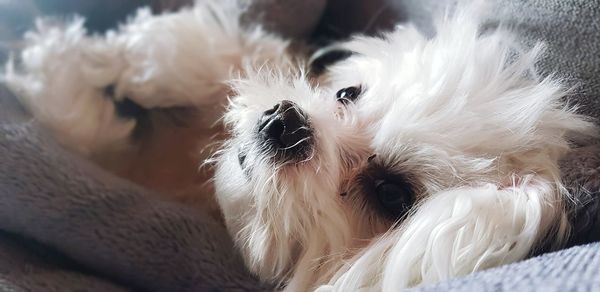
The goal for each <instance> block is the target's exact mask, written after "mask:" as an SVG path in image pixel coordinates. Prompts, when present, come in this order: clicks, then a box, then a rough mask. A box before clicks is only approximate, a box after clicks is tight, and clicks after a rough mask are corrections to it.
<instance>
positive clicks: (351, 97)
mask: <svg viewBox="0 0 600 292" xmlns="http://www.w3.org/2000/svg"><path fill="white" fill-rule="evenodd" d="M361 93H362V87H361V86H351V87H346V88H344V89H340V91H338V92H337V93H336V94H335V97H336V98H337V101H338V102H340V103H342V104H347V103H348V102H355V101H356V100H357V99H358V97H359V96H360V94H361Z"/></svg>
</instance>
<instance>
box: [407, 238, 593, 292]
mask: <svg viewBox="0 0 600 292" xmlns="http://www.w3.org/2000/svg"><path fill="white" fill-rule="evenodd" d="M599 274H600V243H595V244H590V245H583V246H576V247H573V248H570V249H566V250H561V251H558V252H555V253H549V254H545V255H543V256H539V257H535V258H532V259H529V260H525V261H522V262H519V263H515V264H512V265H506V266H502V267H498V268H495V269H490V270H487V271H482V272H479V273H475V274H471V275H468V276H466V277H463V278H457V279H452V280H449V281H446V282H441V283H437V284H434V285H425V286H422V287H417V288H414V289H409V290H408V291H419V292H421V291H423V292H430V291H480V292H484V291H519V292H521V291H547V292H551V291H556V292H559V291H560V292H566V291H598V290H599V289H600V277H599V276H598V275H599Z"/></svg>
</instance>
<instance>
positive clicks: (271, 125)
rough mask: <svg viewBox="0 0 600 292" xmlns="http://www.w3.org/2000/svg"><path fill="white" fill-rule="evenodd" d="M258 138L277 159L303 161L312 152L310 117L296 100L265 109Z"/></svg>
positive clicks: (259, 126)
mask: <svg viewBox="0 0 600 292" xmlns="http://www.w3.org/2000/svg"><path fill="white" fill-rule="evenodd" d="M258 137H259V140H260V142H261V143H263V145H264V146H265V149H266V151H267V154H272V155H274V158H275V159H276V160H277V161H282V160H283V161H290V160H296V161H298V160H303V159H306V158H307V157H308V155H309V153H310V148H311V145H312V139H313V133H312V129H311V127H310V123H309V120H308V118H307V117H306V116H305V115H304V113H303V112H302V109H300V107H299V106H298V105H296V104H295V103H294V102H292V101H289V100H283V101H281V102H280V103H278V104H276V105H275V106H274V107H273V108H271V109H269V110H267V111H265V112H264V113H263V115H262V117H261V118H260V120H259V122H258Z"/></svg>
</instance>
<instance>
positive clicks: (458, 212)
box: [332, 175, 567, 291]
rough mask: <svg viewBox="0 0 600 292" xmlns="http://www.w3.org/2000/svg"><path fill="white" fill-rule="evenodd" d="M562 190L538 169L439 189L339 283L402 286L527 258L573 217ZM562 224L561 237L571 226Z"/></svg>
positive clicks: (351, 286)
mask: <svg viewBox="0 0 600 292" xmlns="http://www.w3.org/2000/svg"><path fill="white" fill-rule="evenodd" d="M557 198H558V195H557V193H556V191H555V188H554V186H553V184H552V183H551V182H549V181H545V180H543V179H540V178H539V177H536V176H534V175H531V176H526V177H523V178H521V180H520V181H519V183H518V184H517V185H514V186H510V187H502V186H498V185H495V184H485V185H481V186H477V187H464V188H457V189H451V190H447V191H443V192H440V193H437V194H432V195H431V196H430V197H429V198H428V199H427V201H425V202H423V203H422V204H421V205H420V206H419V207H418V208H417V209H416V211H415V212H414V214H413V215H412V216H410V217H409V218H408V219H407V221H405V222H404V223H403V224H402V225H401V226H400V227H399V228H398V229H396V230H393V231H391V232H389V233H388V234H386V235H384V236H383V237H382V238H380V239H378V240H377V241H376V242H375V243H373V245H372V246H371V247H370V248H367V249H366V252H365V253H363V254H360V255H358V256H357V258H356V259H355V262H354V264H353V265H352V267H351V268H349V269H348V270H346V271H345V272H344V273H343V274H338V277H337V280H335V281H334V282H333V283H332V285H333V286H334V287H335V289H336V291H350V290H356V289H357V288H365V287H373V285H375V286H376V287H373V288H377V289H378V290H379V289H381V290H382V291H398V290H399V289H402V288H405V287H409V286H413V285H416V284H421V283H433V282H437V281H440V280H445V279H448V278H451V277H455V276H459V275H465V274H468V273H472V272H474V271H478V270H482V269H486V268H489V267H493V266H498V265H501V264H506V263H510V262H514V261H517V260H520V259H523V258H524V257H526V256H527V255H528V254H529V253H530V252H531V251H532V249H533V248H534V245H535V244H536V243H537V242H538V241H539V240H540V239H543V238H544V237H545V236H547V235H548V232H549V231H550V230H551V228H553V226H555V224H557V223H559V225H560V224H561V223H564V222H566V221H564V220H563V219H564V218H565V217H564V212H563V209H562V206H561V205H560V203H559V201H556V199H557ZM556 204H558V205H556ZM557 220H558V221H560V222H557ZM562 226H563V227H564V228H561V230H559V231H558V233H559V234H558V235H557V237H558V239H559V240H560V238H561V237H562V236H564V235H565V233H566V231H567V228H566V225H564V224H563V225H562ZM382 258H385V259H386V262H385V264H383V265H382V264H381V263H380V260H381V259H382ZM378 265H379V266H382V268H379V269H372V268H373V267H377V266H378ZM365 271H368V272H365ZM379 285H380V286H379Z"/></svg>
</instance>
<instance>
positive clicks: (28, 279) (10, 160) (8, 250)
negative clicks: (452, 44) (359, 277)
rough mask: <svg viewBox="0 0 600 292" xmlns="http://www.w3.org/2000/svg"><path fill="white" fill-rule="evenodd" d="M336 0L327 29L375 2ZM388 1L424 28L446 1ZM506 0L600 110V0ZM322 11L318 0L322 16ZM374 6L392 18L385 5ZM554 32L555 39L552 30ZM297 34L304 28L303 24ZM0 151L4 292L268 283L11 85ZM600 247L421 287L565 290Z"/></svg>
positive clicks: (583, 170)
mask: <svg viewBox="0 0 600 292" xmlns="http://www.w3.org/2000/svg"><path fill="white" fill-rule="evenodd" d="M337 1H338V0H331V1H330V3H329V4H330V5H329V8H328V9H329V11H328V12H327V13H326V14H325V17H324V19H323V22H322V23H321V26H320V27H321V30H323V28H327V27H331V25H329V24H328V23H330V24H335V22H336V19H335V18H333V17H332V16H331V15H336V12H337V13H343V12H345V11H348V10H347V9H350V8H349V7H351V6H352V5H359V6H360V5H365V3H367V1H365V2H361V3H362V4H361V3H359V4H356V3H357V2H356V1H347V2H345V5H346V6H345V7H339V4H338V5H337V6H336V2H337ZM388 1H390V2H389V3H387V4H385V6H384V7H387V8H392V12H393V13H390V12H387V13H388V14H391V15H392V16H394V15H395V16H401V17H400V18H402V19H406V20H415V21H417V22H418V23H419V24H420V25H422V26H423V29H424V30H426V29H427V25H428V24H427V23H428V15H429V13H430V12H431V11H432V10H433V9H434V8H433V7H437V5H438V4H435V3H436V2H430V3H428V2H427V1H409V0H406V1H400V0H388ZM314 2H315V3H316V2H318V1H314ZM359 2H360V1H359ZM417 2H419V3H420V4H418V3H417ZM322 3H323V2H321V4H322ZM369 3H370V4H372V3H378V2H377V1H374V2H369ZM431 3H434V4H435V5H434V4H431ZM507 3H509V4H507V5H506V6H505V7H504V8H503V9H504V10H499V13H498V14H497V17H502V18H506V19H508V20H511V21H515V26H516V27H518V28H519V31H521V32H522V33H523V35H524V36H525V37H527V38H528V39H535V38H536V37H540V36H541V37H544V39H547V40H549V41H551V44H550V48H551V51H550V54H549V57H548V59H546V60H545V62H544V64H545V65H544V64H542V65H543V66H545V67H544V68H549V69H547V70H552V68H556V70H559V72H561V74H565V76H569V80H570V81H572V82H573V84H580V87H579V88H580V90H579V91H577V93H578V95H576V96H575V97H574V98H575V99H577V100H578V101H580V102H581V103H582V104H583V106H582V110H583V111H584V112H588V113H590V114H595V115H596V117H598V116H599V115H600V109H599V108H598V107H597V100H598V99H597V98H596V97H597V96H598V93H599V92H598V91H599V87H598V86H597V84H599V83H600V82H599V78H600V74H598V70H599V68H600V64H599V63H598V62H600V61H599V60H598V59H599V58H595V57H594V56H598V55H600V54H598V52H599V51H600V49H598V48H597V46H598V44H599V43H600V29H598V21H600V12H599V10H598V7H600V6H599V5H597V4H598V1H596V0H594V1H585V2H584V1H565V2H563V4H557V3H558V2H555V1H543V0H531V1H517V0H514V1H508V2H507ZM518 3H520V4H521V6H516V5H517V4H518ZM590 3H592V4H594V5H592V4H590ZM536 4H539V5H536ZM548 5H549V6H548ZM553 5H554V6H553ZM562 5H565V6H562ZM586 5H588V6H586ZM589 5H592V6H589ZM280 7H281V6H280ZM336 7H337V8H336ZM510 7H513V8H510ZM514 7H522V8H514ZM590 7H591V8H590ZM321 8H322V5H320V6H319V5H315V6H314V8H313V9H314V11H315V12H314V13H315V14H319V13H320V11H319V9H321ZM332 9H333V10H334V11H332ZM511 9H512V10H511ZM359 10H360V9H359ZM309 11H310V10H309ZM364 11H367V10H364ZM368 11H372V12H373V13H376V14H373V15H375V16H378V15H379V16H381V15H383V14H381V13H380V12H378V11H381V9H378V8H377V7H375V8H374V9H370V10H368ZM394 11H395V12H394ZM288 13H289V11H288ZM373 15H365V17H367V19H368V21H363V22H362V23H364V24H365V25H368V26H370V27H371V26H372V27H376V26H375V25H373V24H372V23H373V21H371V20H373V19H375V20H377V18H378V17H374V16H373ZM502 15H504V16H502ZM274 19H278V18H274ZM284 19H286V20H288V21H289V18H284ZM356 21H357V22H359V20H358V19H356ZM544 21H548V22H550V23H551V24H552V25H553V26H552V25H550V24H548V23H546V22H544ZM590 27H592V29H591V28H590ZM593 27H595V28H596V29H595V30H594V29H593ZM558 28H560V29H558ZM295 29H299V28H295ZM311 29H312V24H310V23H306V27H305V28H304V32H305V33H306V32H309V31H310V30H311ZM355 29H358V30H362V28H360V27H355ZM337 31H339V30H337ZM554 32H556V33H557V35H558V36H555V37H553V36H552V33H554ZM579 33H580V34H579ZM293 34H297V35H301V34H300V33H297V30H294V33H293ZM320 34H321V35H324V33H323V32H322V31H321V33H320ZM546 34H548V35H549V36H548V35H546ZM573 35H575V36H573ZM573 40H577V41H578V43H571V42H573ZM593 52H595V53H596V54H595V55H594V56H592V55H593ZM557 60H558V61H557ZM599 153H600V145H596V146H594V145H592V146H588V147H586V148H581V149H580V150H578V151H577V152H575V153H573V154H572V155H571V156H569V157H567V158H566V159H565V161H564V162H563V166H562V167H563V170H564V174H565V175H564V176H565V180H567V182H568V184H569V185H570V186H571V187H572V188H573V190H581V189H583V188H585V189H587V190H589V191H592V192H593V191H598V190H600V173H599V172H600V154H599ZM0 159H1V160H0V290H3V291H5V290H8V291H27V290H29V291H124V290H144V291H206V290H212V291H222V290H240V291H253V290H268V289H269V287H265V286H263V285H261V284H260V283H258V281H257V280H256V279H255V278H254V277H253V276H252V275H250V274H249V273H248V272H247V271H246V270H245V269H244V266H243V263H242V261H241V259H240V257H239V256H238V254H237V253H236V252H235V249H234V248H233V246H232V243H231V240H230V239H229V237H228V236H227V234H226V231H225V230H224V228H223V227H221V226H220V225H219V224H217V223H215V222H213V221H212V219H210V218H209V217H208V216H205V215H204V214H201V213H199V212H197V211H195V210H192V209H188V208H187V207H186V206H182V205H179V204H177V203H174V202H170V201H168V200H167V199H164V198H163V197H161V196H159V195H157V194H154V193H152V192H150V191H148V190H145V189H142V188H140V187H138V186H135V185H133V184H131V183H128V182H126V181H123V180H121V179H119V178H116V177H114V176H112V175H110V174H108V173H106V172H104V171H102V170H100V169H98V168H97V167H95V166H94V165H92V164H90V163H88V162H86V161H85V160H84V159H82V158H81V157H78V156H76V155H73V154H71V153H68V152H66V151H65V150H63V149H62V148H61V147H59V146H58V145H57V144H56V142H55V141H54V140H53V139H52V138H51V137H49V136H48V135H47V134H46V132H45V131H44V130H43V129H42V128H41V127H40V126H39V125H38V124H37V123H36V122H35V121H32V120H31V118H30V117H28V116H27V114H26V113H25V112H24V111H23V110H22V108H21V107H20V106H19V104H18V103H17V102H16V101H15V99H14V98H13V97H12V95H10V94H9V93H8V92H7V91H6V90H5V89H4V88H0ZM577 194H578V195H579V196H580V198H581V201H582V202H584V203H585V204H583V203H580V204H577V205H574V207H573V220H574V222H575V225H576V227H577V229H576V231H577V233H576V234H575V235H576V236H574V237H573V240H572V242H571V244H572V245H575V244H581V243H585V242H590V241H595V240H598V239H599V238H598V235H599V234H600V232H599V231H600V224H597V222H600V221H599V218H600V215H599V214H600V212H598V210H599V209H600V208H599V207H598V206H600V203H599V202H600V200H595V198H596V197H595V196H594V195H591V194H590V195H585V196H584V195H583V194H585V193H584V192H577ZM599 252H600V245H589V246H579V247H574V248H572V249H568V250H565V251H559V252H558V253H552V254H545V255H542V256H540V257H536V258H534V259H531V260H527V261H523V262H520V263H516V264H513V265H507V266H504V267H499V268H496V269H491V270H488V271H484V272H480V273H476V274H474V275H471V276H468V277H465V278H462V279H456V280H453V281H448V282H443V283H440V284H437V285H433V286H426V287H420V288H418V289H417V290H419V289H422V290H427V291H433V290H436V291H437V290H440V291H446V290H509V289H512V290H514V289H517V288H518V289H519V290H535V289H536V288H538V287H539V288H541V287H542V286H540V285H543V287H552V288H553V289H554V290H556V291H564V290H571V289H575V288H584V290H587V288H590V287H592V285H597V284H598V281H599V280H598V277H597V276H596V275H597V274H598V272H600V263H599V262H598V256H597V254H598V253H599ZM559 288H560V289H559Z"/></svg>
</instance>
